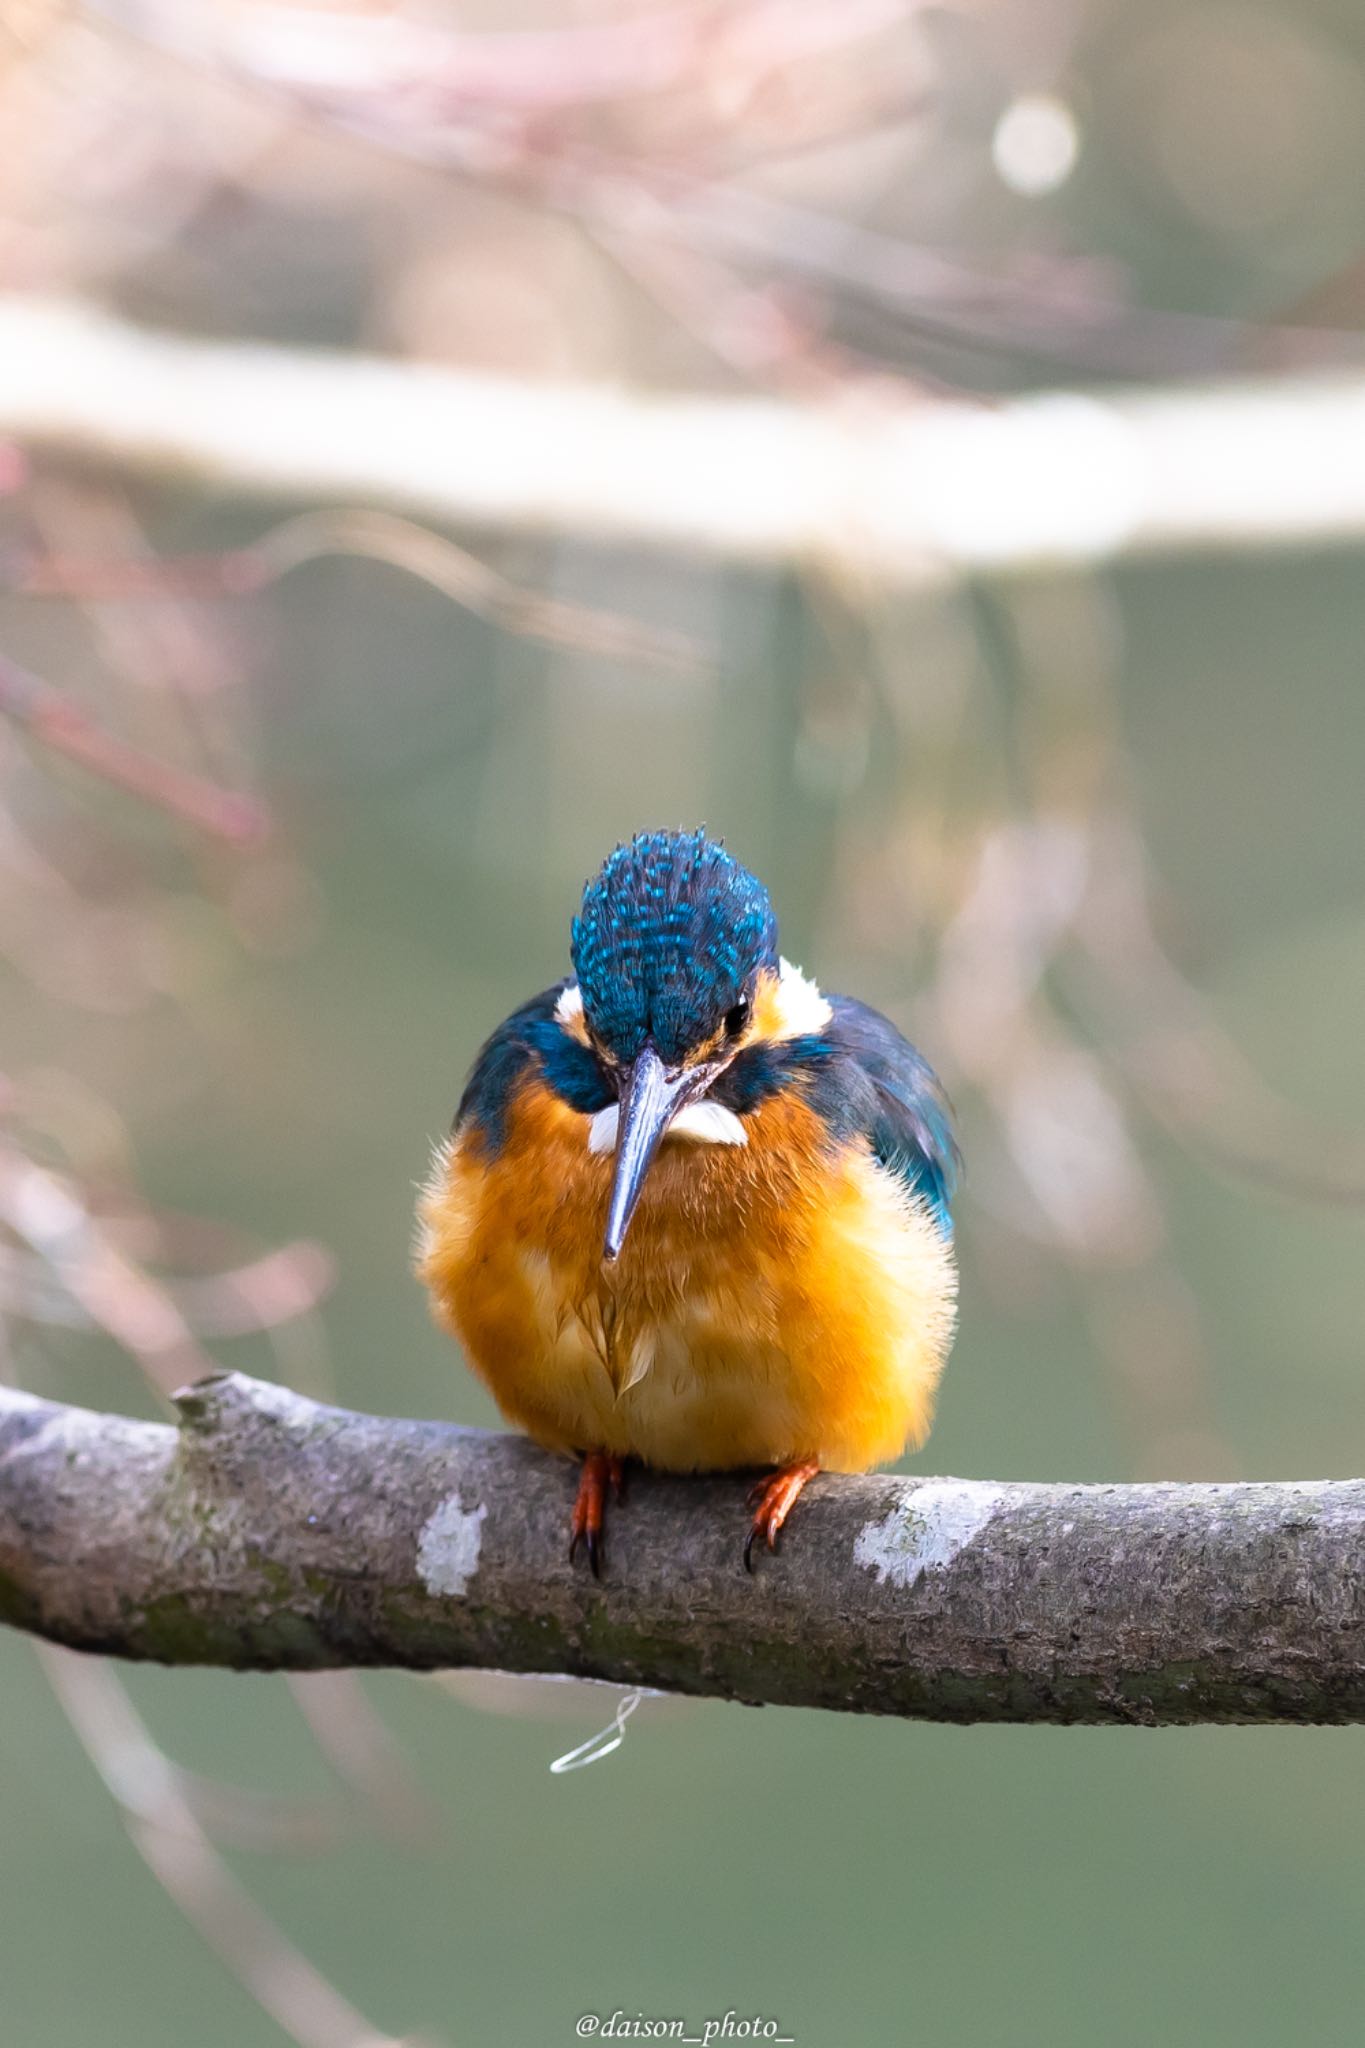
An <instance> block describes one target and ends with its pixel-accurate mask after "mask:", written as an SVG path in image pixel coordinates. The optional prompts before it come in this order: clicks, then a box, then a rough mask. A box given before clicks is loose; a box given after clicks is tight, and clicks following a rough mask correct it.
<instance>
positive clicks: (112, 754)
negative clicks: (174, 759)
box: [0, 655, 268, 846]
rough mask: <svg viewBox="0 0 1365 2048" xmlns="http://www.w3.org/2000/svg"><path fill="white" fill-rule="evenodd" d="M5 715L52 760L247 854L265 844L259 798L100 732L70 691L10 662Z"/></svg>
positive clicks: (3, 675) (3, 663)
mask: <svg viewBox="0 0 1365 2048" xmlns="http://www.w3.org/2000/svg"><path fill="white" fill-rule="evenodd" d="M0 715H3V716H5V717H7V718H9V719H12V720H13V721H14V723H15V724H16V725H18V726H20V727H21V728H22V729H23V730H24V731H25V732H26V733H28V734H29V736H30V737H31V738H32V739H34V740H36V741H37V742H38V744H39V745H40V746H43V747H46V748H47V749H48V750H49V751H50V752H52V753H56V754H60V755H62V756H63V758H64V759H66V760H68V761H74V762H76V763H77V764H78V765H79V766H80V767H82V768H84V769H86V770H87V771H88V772H89V773H90V774H92V775H96V776H98V777H99V778H100V779H101V780H102V781H104V782H109V783H112V784H113V785H114V787H115V788H117V789H122V790H125V791H127V793H128V794H129V795H131V796H135V797H137V798H139V799H140V800H141V801H142V802H143V803H146V804H150V805H152V806H153V807H154V808H155V809H157V810H160V811H165V812H167V813H169V815H170V816H172V817H176V818H181V819H183V820H184V821H185V822H186V823H187V824H191V825H195V826H197V827H198V828H199V830H201V831H203V832H209V833H212V834H213V836H214V837H215V838H219V839H226V840H228V841H229V842H231V843H232V844H234V845H239V846H240V845H245V844H250V843H252V842H254V841H257V840H259V839H261V838H263V837H264V835H265V833H266V831H267V829H268V818H267V813H266V811H265V808H264V806H263V805H262V804H261V803H260V802H259V801H258V800H257V799H256V798H255V797H253V796H248V795H247V794H246V793H245V792H244V791H241V790H229V789H220V788H219V787H218V786H217V784H215V783H212V782H210V781H208V780H207V779H206V778H205V777H204V776H200V775H194V774H191V773H189V772H188V771H187V770H185V769H183V768H177V767H175V766H174V765H173V764H172V763H171V762H169V761H161V760H158V759H156V758H155V757H154V756H153V755H151V754H146V753H143V751H142V750H141V749H140V748H138V747H134V746H131V745H130V744H129V743H128V741H127V740H123V739H120V738H119V737H118V736H117V735H116V734H114V733H111V732H107V731H105V730H104V728H103V727H102V726H100V725H97V724H96V722H95V720H94V719H92V718H91V717H90V716H89V714H88V713H87V712H85V711H83V710H81V708H80V707H79V705H77V704H75V703H74V702H73V701H72V699H71V698H70V697H68V696H66V695H65V694H64V693H63V692H62V691H60V690H58V689H55V688H54V687H53V686H52V684H50V683H47V682H44V681H43V679H42V678H41V677H40V676H36V675H34V674H32V673H31V672H30V671H29V670H28V669H25V668H21V667H20V666H19V664H18V663H17V662H15V661H11V660H9V659H8V658H7V657H5V656H3V655H0Z"/></svg>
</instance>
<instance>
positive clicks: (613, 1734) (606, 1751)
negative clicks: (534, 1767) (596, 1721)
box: [550, 1692, 644, 1778]
mask: <svg viewBox="0 0 1365 2048" xmlns="http://www.w3.org/2000/svg"><path fill="white" fill-rule="evenodd" d="M643 1698H644V1694H643V1693H642V1692H628V1693H624V1694H623V1695H622V1697H621V1698H620V1699H619V1700H618V1701H617V1702H616V1712H615V1713H614V1714H613V1716H612V1718H611V1720H610V1721H608V1723H607V1725H606V1727H605V1728H599V1729H598V1731H597V1733H596V1735H590V1736H589V1737H588V1739H587V1741H586V1742H580V1743H579V1745H578V1747H577V1749H566V1750H565V1752H564V1754H563V1756H557V1757H556V1758H555V1760H554V1762H553V1763H552V1764H551V1765H550V1769H551V1771H552V1772H553V1773H554V1775H555V1777H557V1778H559V1777H562V1776H563V1774H564V1772H565V1771H581V1770H582V1769H583V1767H584V1765H585V1764H595V1763H600V1762H601V1760H602V1758H603V1757H604V1756H610V1755H611V1753H612V1751H613V1750H614V1749H619V1748H620V1747H621V1744H622V1743H623V1742H624V1741H625V1739H626V1723H627V1721H628V1720H629V1719H630V1717H631V1715H632V1714H633V1713H634V1712H635V1709H636V1708H637V1707H638V1706H639V1704H640V1702H641V1700H642V1699H643Z"/></svg>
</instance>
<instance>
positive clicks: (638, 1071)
mask: <svg viewBox="0 0 1365 2048" xmlns="http://www.w3.org/2000/svg"><path fill="white" fill-rule="evenodd" d="M709 1079H710V1073H709V1072H708V1070H706V1069H705V1068H701V1067H684V1068H683V1069H682V1070H681V1072H672V1073H671V1072H670V1071H669V1069H668V1068H667V1067H666V1066H665V1065H664V1063H663V1061H662V1060H661V1059H660V1058H659V1055H658V1053H657V1052H656V1051H655V1050H654V1047H653V1046H652V1045H649V1044H648V1043H647V1044H646V1045H645V1046H644V1048H643V1050H642V1051H641V1053H640V1055H639V1057H638V1059H637V1060H636V1061H635V1064H634V1066H632V1067H631V1068H630V1070H629V1072H628V1073H627V1074H626V1076H625V1078H624V1080H623V1082H622V1086H621V1103H620V1108H619V1111H618V1113H617V1124H616V1172H615V1175H614V1177H613V1179H612V1184H611V1207H610V1208H609V1209H608V1211H607V1237H606V1243H605V1245H604V1246H603V1251H602V1256H603V1258H604V1259H605V1260H606V1261H607V1264H608V1265H610V1264H611V1263H612V1261H613V1260H614V1259H616V1258H617V1257H618V1256H619V1254H620V1250H621V1246H622V1245H623V1244H624V1243H625V1238H626V1231H627V1230H628V1229H629V1227H630V1219H631V1217H632V1216H633V1215H634V1214H635V1204H636V1203H637V1202H638V1201H639V1199H640V1190H641V1188H642V1187H643V1186H644V1184H645V1175H646V1174H647V1173H648V1172H649V1167H650V1161H651V1160H652V1159H653V1157H654V1154H655V1153H656V1152H657V1151H658V1149H659V1143H660V1140H661V1139H662V1137H663V1135H664V1132H665V1131H666V1130H667V1129H668V1126H669V1125H670V1124H671V1123H672V1121H673V1119H674V1117H675V1116H676V1115H677V1114H678V1111H679V1110H680V1109H683V1108H684V1107H685V1106H686V1105H687V1104H688V1103H689V1102H691V1101H693V1100H694V1098H695V1097H696V1096H698V1095H699V1094H701V1092H702V1090H703V1089H704V1088H705V1086H706V1084H707V1081H708V1080H709Z"/></svg>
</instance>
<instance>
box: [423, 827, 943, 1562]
mask: <svg viewBox="0 0 1365 2048" xmlns="http://www.w3.org/2000/svg"><path fill="white" fill-rule="evenodd" d="M570 955H571V959H572V963H573V973H572V974H571V975H570V976H568V977H567V978H565V979H564V980H561V981H559V982H557V983H556V984H555V986H554V987H552V988H548V989H546V990H545V991H544V993H543V994H541V995H538V996H533V997H532V998H531V1000H530V1001H529V1002H527V1003H524V1004H523V1005H522V1007H521V1008H520V1009H518V1010H516V1011H514V1013H513V1014H512V1015H511V1016H510V1017H508V1018H507V1020H506V1021H505V1022H504V1023H502V1024H500V1025H499V1026H498V1028H497V1030H496V1031H495V1032H494V1033H493V1035H492V1037H491V1038H489V1040H488V1041H487V1043H486V1044H485V1045H484V1047H483V1049H482V1051H481V1052H480V1053H479V1054H478V1057H477V1058H476V1060H475V1062H474V1066H473V1069H472V1071H471V1073H470V1076H469V1079H468V1082H467V1084H466V1087H465V1090H464V1094H463V1097H462V1098H461V1101H460V1105H459V1109H458V1111H457V1113H456V1117H455V1122H454V1127H453V1130H452V1133H451V1136H450V1138H449V1140H448V1141H447V1142H446V1143H444V1144H443V1145H442V1146H440V1148H439V1149H438V1151H437V1153H436V1157H435V1160H434V1164H433V1168H432V1173H431V1177H430V1179H429V1181H428V1183H427V1185H426V1187H425V1189H424V1191H423V1193H422V1197H421V1201H420V1206H419V1212H418V1213H419V1237H418V1257H417V1269H418V1273H419V1275H420V1277H421V1279H422V1280H423V1281H424V1283H425V1285H426V1286H427V1288H428V1289H429V1291H430V1294H431V1298H432V1304H433V1309H434V1312H435V1314H436V1317H437V1319H438V1321H439V1322H440V1323H442V1324H443V1325H444V1326H445V1327H446V1328H447V1329H448V1330H449V1331H450V1332H451V1333H452V1334H453V1335H454V1336H455V1337H456V1338H457V1339H458V1340H459V1342H460V1344H461V1345H462V1347H463V1349H464V1352H465V1354H466V1356H467V1358H468V1360H469V1362H470V1364H471V1365H472V1367H473V1369H474V1371H475V1372H476V1373H477V1375H478V1376H479V1378H480V1379H481V1380H482V1381H483V1382H484V1384H485V1385H486V1386H487V1388H488V1389H489V1392H490V1393H491V1394H492V1396H493V1398H494V1400H495V1401H496V1402H497V1404H498V1406H499V1408H500V1409H501V1410H502V1413H503V1414H504V1416H505V1417H506V1418H507V1420H508V1421H509V1422H511V1423H512V1424H513V1425H514V1426H515V1427H517V1428H518V1429H521V1430H524V1431H525V1432H526V1434H527V1435H529V1436H530V1437H532V1438H533V1439H534V1440H535V1441H536V1442H537V1443H539V1444H542V1445H544V1446H546V1447H547V1448H548V1449H551V1450H555V1451H559V1452H568V1453H571V1454H574V1455H576V1456H577V1457H578V1458H579V1459H581V1461H582V1464H581V1472H580V1478H579V1484H578V1493H577V1499H576V1502H575V1505H574V1509H573V1516H572V1521H571V1525H570V1533H569V1557H570V1561H572V1560H573V1558H574V1557H575V1555H576V1554H577V1552H578V1549H579V1546H580V1544H581V1545H582V1546H583V1548H584V1550H585V1552H586V1555H587V1559H588V1562H589V1565H590V1567H591V1569H592V1571H593V1573H594V1574H595V1575H596V1574H598V1573H599V1572H600V1568H601V1563H602V1558H603V1524H604V1515H605V1510H606V1501H607V1497H608V1493H609V1492H610V1494H611V1495H612V1497H613V1498H619V1496H620V1494H621V1490H622V1478H623V1474H624V1471H625V1467H626V1464H627V1462H628V1461H630V1460H635V1461H638V1463H640V1464H641V1465H644V1466H647V1467H653V1468H654V1469H656V1470H659V1471H664V1472H721V1471H731V1470H756V1471H757V1472H758V1473H759V1475H760V1476H759V1478H758V1480H757V1483H756V1485H755V1487H754V1489H753V1491H752V1493H751V1495H750V1504H751V1505H752V1506H753V1508H754V1513H753V1516H752V1520H751V1522H750V1525H749V1529H748V1534H747V1540H746V1541H745V1544H744V1553H743V1555H744V1563H745V1565H746V1566H748V1567H749V1569H751V1570H752V1568H753V1548H754V1544H755V1542H756V1540H758V1539H760V1538H761V1539H762V1541H763V1542H764V1543H766V1545H767V1547H768V1549H769V1550H772V1549H773V1548H774V1547H775V1546H776V1543H777V1537H778V1532H779V1531H780V1530H781V1528H782V1526H783V1524H784V1523H785V1521H786V1520H787V1517H788V1515H789V1514H790V1512H791V1510H792V1507H793V1505H794V1504H795V1502H796V1500H797V1498H798V1496H799V1495H800V1493H801V1490H802V1488H803V1487H804V1486H805V1485H806V1483H807V1482H808V1481H809V1480H810V1479H811V1478H812V1477H813V1476H814V1475H815V1474H816V1473H817V1472H819V1471H822V1470H823V1471H830V1472H863V1471H866V1470H868V1469H869V1468H870V1467H871V1466H873V1465H879V1464H883V1463H886V1462H888V1461H889V1460H891V1459H894V1458H896V1457H899V1456H900V1454H901V1452H902V1451H903V1450H905V1449H906V1448H907V1447H912V1448H915V1449H918V1447H919V1446H920V1445H921V1444H922V1443H923V1442H924V1440H925V1438H926V1437H927V1435H928V1433H929V1427H930V1423H931V1421H932V1417H933V1404H934V1395H935V1389H936V1386H937V1383H938V1379H939V1374H940V1372H941V1370H942V1367H943V1363H944V1360H945V1358H946V1356H947V1352H948V1349H949V1346H950V1344H951V1341H952V1336H953V1329H954V1322H955V1313H956V1294H957V1277H956V1265H955V1261H954V1256H953V1238H952V1218H951V1204H952V1200H953V1195H954V1192H955V1187H956V1182H957V1176H958V1165H959V1155H958V1150H957V1145H956V1143H955V1140H954V1137H953V1130H952V1120H951V1113H950V1110H949V1106H948V1103H947V1100H946V1098H945V1096H944V1093H943V1090H942V1088H941V1087H940V1085H939V1082H938V1081H937V1079H936V1077H935V1075H934V1073H933V1071H932V1070H931V1068H930V1067H929V1065H928V1064H927V1062H926V1061H925V1060H924V1059H923V1058H922V1057H921V1055H920V1054H919V1053H918V1052H917V1051H916V1050H915V1048H914V1047H913V1046H912V1045H910V1044H909V1043H908V1042H907V1041H906V1039H904V1038H903V1037H902V1036H901V1033H900V1032H899V1031H898V1030H897V1029H896V1027H895V1025H894V1024H892V1023H891V1022H890V1021H889V1019H887V1018H886V1017H883V1016H881V1015H879V1014H878V1012H877V1011H875V1010H872V1009H869V1008H868V1007H867V1006H866V1005H865V1004H863V1003H860V1002H856V1001H854V1000H853V999H852V998H851V997H848V996H837V995H824V994H822V993H821V991H820V989H819V988H818V987H817V986H816V984H815V982H814V981H813V980H810V979H808V978H807V976H806V975H805V974H803V973H802V971H801V970H800V969H799V968H797V967H794V966H793V965H792V964H791V962H790V961H788V960H786V959H784V958H783V957H782V955H781V954H780V953H779V951H778V943H777V922H776V918H775V916H774V913H773V909H772V905H771V903H770V901H769V898H768V892H767V890H766V889H765V888H764V887H763V884H762V883H761V882H760V881H758V880H757V878H756V877H755V876H754V875H752V874H750V873H749V872H748V871H747V870H746V869H745V868H743V867H742V866H741V865H740V864H739V862H738V861H737V860H735V859H734V858H733V856H732V855H731V854H730V853H728V852H727V851H726V849H725V848H724V846H722V845H721V844H720V843H719V842H717V841H716V840H713V839H711V838H709V837H708V836H707V835H706V833H705V832H701V831H699V832H691V833H684V832H644V833H641V834H639V835H638V836H637V837H635V838H634V839H632V840H631V841H630V843H629V844H628V845H621V846H618V847H616V849H615V850H614V852H612V853H611V854H609V855H608V857H607V859H606V861H605V862H604V863H603V865H602V867H601V869H600V870H599V872H598V873H597V874H596V875H595V876H594V877H593V878H592V879H591V880H590V881H589V882H588V884H587V886H586V888H585V889H584V892H583V901H582V906H581V908H580V909H579V912H578V914H577V916H576V917H575V918H574V920H573V925H572V933H571V945H570Z"/></svg>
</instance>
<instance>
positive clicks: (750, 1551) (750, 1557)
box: [744, 1522, 758, 1577]
mask: <svg viewBox="0 0 1365 2048" xmlns="http://www.w3.org/2000/svg"><path fill="white" fill-rule="evenodd" d="M757 1534H758V1523H757V1522H755V1523H754V1526H753V1528H752V1529H751V1530H750V1531H749V1534H748V1538H747V1540H746V1542H745V1545H744V1569H745V1571H746V1572H748V1573H749V1575H750V1577H752V1576H753V1569H754V1538H755V1536H757Z"/></svg>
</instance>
